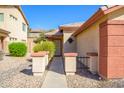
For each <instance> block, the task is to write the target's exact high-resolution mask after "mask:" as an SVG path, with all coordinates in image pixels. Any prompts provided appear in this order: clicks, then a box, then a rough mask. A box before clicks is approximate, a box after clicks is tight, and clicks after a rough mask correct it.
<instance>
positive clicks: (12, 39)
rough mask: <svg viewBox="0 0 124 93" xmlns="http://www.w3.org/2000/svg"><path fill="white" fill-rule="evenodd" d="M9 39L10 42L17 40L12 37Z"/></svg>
mask: <svg viewBox="0 0 124 93" xmlns="http://www.w3.org/2000/svg"><path fill="white" fill-rule="evenodd" d="M9 39H10V41H16V40H17V38H14V37H10V38H9Z"/></svg>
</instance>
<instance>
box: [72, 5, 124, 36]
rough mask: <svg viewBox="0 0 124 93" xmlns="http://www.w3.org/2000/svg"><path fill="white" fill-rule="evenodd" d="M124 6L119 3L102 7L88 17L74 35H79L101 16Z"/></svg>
mask: <svg viewBox="0 0 124 93" xmlns="http://www.w3.org/2000/svg"><path fill="white" fill-rule="evenodd" d="M123 7H124V6H119V5H115V6H113V7H111V8H108V9H107V8H106V9H105V8H100V9H99V10H98V11H97V12H96V13H95V14H94V15H93V16H92V17H91V18H90V19H88V20H87V21H86V22H85V23H84V24H83V25H82V26H80V28H79V29H77V30H76V31H75V33H73V36H75V37H76V36H77V35H79V34H80V33H81V32H82V31H83V30H85V29H86V28H88V27H89V26H91V25H92V24H93V23H95V22H96V21H97V20H99V19H100V18H102V17H103V16H104V15H106V14H108V13H111V12H113V11H115V10H117V9H120V8H123Z"/></svg>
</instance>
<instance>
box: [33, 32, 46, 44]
mask: <svg viewBox="0 0 124 93" xmlns="http://www.w3.org/2000/svg"><path fill="white" fill-rule="evenodd" d="M46 40H47V39H46V37H45V33H44V32H41V33H40V35H39V37H38V38H36V39H35V40H34V43H40V42H41V41H46Z"/></svg>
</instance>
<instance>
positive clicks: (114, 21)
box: [99, 20, 124, 27]
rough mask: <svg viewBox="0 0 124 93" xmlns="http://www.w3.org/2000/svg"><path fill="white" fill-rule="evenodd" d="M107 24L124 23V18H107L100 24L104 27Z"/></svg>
mask: <svg viewBox="0 0 124 93" xmlns="http://www.w3.org/2000/svg"><path fill="white" fill-rule="evenodd" d="M106 25H124V20H106V21H104V22H103V23H101V24H100V25H99V26H100V27H104V26H106Z"/></svg>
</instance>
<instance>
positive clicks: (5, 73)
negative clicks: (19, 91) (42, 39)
mask: <svg viewBox="0 0 124 93" xmlns="http://www.w3.org/2000/svg"><path fill="white" fill-rule="evenodd" d="M42 83H43V78H42V77H34V76H32V72H31V62H29V61H27V60H26V58H17V57H8V56H6V57H5V58H4V60H2V61H0V87H3V88H40V87H41V86H42Z"/></svg>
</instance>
